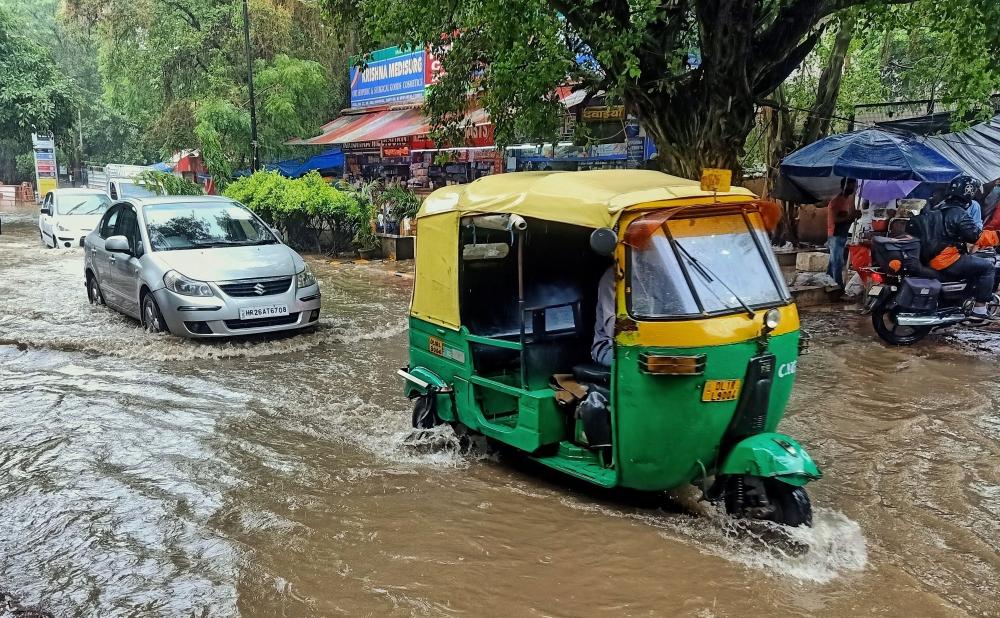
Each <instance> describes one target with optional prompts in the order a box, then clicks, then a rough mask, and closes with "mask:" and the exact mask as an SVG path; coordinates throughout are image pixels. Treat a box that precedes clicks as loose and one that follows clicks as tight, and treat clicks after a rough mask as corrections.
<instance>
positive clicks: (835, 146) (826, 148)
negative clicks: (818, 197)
mask: <svg viewBox="0 0 1000 618" xmlns="http://www.w3.org/2000/svg"><path fill="white" fill-rule="evenodd" d="M961 172H962V170H961V169H959V168H958V166H956V165H955V164H954V163H952V162H951V161H949V160H948V159H947V158H945V157H944V155H942V154H940V153H939V152H938V151H936V150H934V149H933V148H931V147H930V146H927V145H925V144H923V143H921V142H919V141H917V140H916V139H915V138H913V137H909V136H905V135H899V134H897V133H890V132H888V131H882V130H880V129H865V130H863V131H854V132H852V133H841V134H838V135H831V136H830V137H827V138H825V139H821V140H820V141H818V142H815V143H813V144H809V145H808V146H806V147H805V148H802V149H800V150H797V151H795V152H793V153H792V154H790V155H788V156H787V157H785V159H784V160H783V161H782V162H781V173H782V174H784V175H786V176H790V177H792V178H793V179H795V178H796V177H803V178H824V177H830V176H834V177H840V178H857V179H859V180H919V181H921V182H931V183H944V182H948V181H949V180H951V179H952V178H954V177H955V176H957V175H958V174H960V173H961Z"/></svg>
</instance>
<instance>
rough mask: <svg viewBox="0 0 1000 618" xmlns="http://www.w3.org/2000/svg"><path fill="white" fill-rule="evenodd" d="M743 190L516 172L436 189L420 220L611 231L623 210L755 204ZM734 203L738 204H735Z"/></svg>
mask: <svg viewBox="0 0 1000 618" xmlns="http://www.w3.org/2000/svg"><path fill="white" fill-rule="evenodd" d="M754 197H755V196H754V194H753V193H752V192H751V191H749V190H747V189H744V188H743V187H732V189H731V190H730V191H726V192H719V193H712V192H709V191H703V190H702V189H701V185H700V183H699V182H697V181H694V180H687V179H685V178H678V177H677V176H670V175H667V174H663V173H661V172H656V171H651V170H594V171H588V172H516V173H510V174H498V175H495V176H486V177H484V178H480V179H478V180H476V181H474V182H471V183H469V184H465V185H455V186H450V187H444V188H441V189H438V190H437V191H435V192H434V193H432V194H431V195H430V196H428V197H427V199H426V200H424V203H423V205H422V206H421V207H420V211H419V212H418V213H417V218H418V219H422V218H427V217H433V216H435V215H441V214H444V213H461V214H466V213H468V214H472V213H476V214H502V213H510V214H517V215H520V216H522V217H533V218H536V219H544V220H547V221H557V222H561V223H569V224H573V225H581V226H585V227H591V228H600V227H612V226H614V224H615V223H616V222H617V221H618V217H619V215H620V214H621V213H622V211H624V210H626V209H628V208H630V207H633V206H639V205H643V204H649V205H650V207H654V206H658V207H662V206H668V205H669V204H664V202H670V201H674V200H684V201H685V202H688V203H689V200H691V199H699V198H711V199H713V200H715V199H717V200H719V201H728V202H732V201H743V200H744V199H746V198H750V199H753V198H754ZM734 198H735V199H734Z"/></svg>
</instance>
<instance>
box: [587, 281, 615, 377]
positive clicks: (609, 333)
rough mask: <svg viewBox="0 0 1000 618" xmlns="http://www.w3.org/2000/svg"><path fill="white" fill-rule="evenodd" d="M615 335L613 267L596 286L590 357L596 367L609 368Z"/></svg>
mask: <svg viewBox="0 0 1000 618" xmlns="http://www.w3.org/2000/svg"><path fill="white" fill-rule="evenodd" d="M614 335H615V266H614V264H612V265H611V266H608V269H607V270H606V271H604V274H603V275H601V280H600V282H599V283H598V284H597V319H596V320H595V322H594V343H593V344H592V345H591V346H590V357H591V358H592V359H593V360H594V362H595V363H597V364H598V365H602V366H604V367H611V358H612V356H613V351H614Z"/></svg>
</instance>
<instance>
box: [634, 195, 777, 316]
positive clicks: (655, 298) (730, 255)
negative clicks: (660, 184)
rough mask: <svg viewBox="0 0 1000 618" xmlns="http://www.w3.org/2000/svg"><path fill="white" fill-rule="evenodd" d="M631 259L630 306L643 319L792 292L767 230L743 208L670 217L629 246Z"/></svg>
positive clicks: (729, 309) (724, 308)
mask: <svg viewBox="0 0 1000 618" xmlns="http://www.w3.org/2000/svg"><path fill="white" fill-rule="evenodd" d="M636 223H638V222H635V223H633V224H632V225H636ZM628 263H629V280H630V283H631V285H630V286H629V288H630V294H629V295H628V307H629V312H630V313H631V314H632V315H633V316H634V317H636V318H640V319H641V318H646V319H663V318H674V317H683V316H691V315H702V314H725V313H734V312H739V311H745V310H748V309H750V308H752V309H758V308H763V307H769V306H776V305H781V304H785V303H787V302H788V300H789V298H790V295H789V292H788V288H787V287H786V286H785V282H784V280H783V279H782V278H781V276H780V272H781V271H780V269H779V268H778V265H777V263H776V261H775V259H774V255H773V253H772V252H771V250H770V241H769V240H768V238H767V234H766V233H765V232H764V230H763V229H761V228H759V227H756V226H753V225H750V224H749V221H748V219H747V218H746V217H745V216H744V215H742V214H732V215H723V216H713V217H694V218H674V219H669V220H667V222H666V223H664V224H663V225H662V226H660V227H659V228H658V229H656V230H655V231H654V232H653V233H652V234H651V235H650V236H649V237H648V238H647V239H645V241H644V242H642V243H638V245H637V246H631V247H629V256H628Z"/></svg>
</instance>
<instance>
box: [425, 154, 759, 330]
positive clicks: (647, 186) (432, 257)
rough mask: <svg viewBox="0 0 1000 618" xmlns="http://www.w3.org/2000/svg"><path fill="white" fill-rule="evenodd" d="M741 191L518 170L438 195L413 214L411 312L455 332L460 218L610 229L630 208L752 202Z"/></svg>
mask: <svg viewBox="0 0 1000 618" xmlns="http://www.w3.org/2000/svg"><path fill="white" fill-rule="evenodd" d="M754 197H755V196H754V194H753V193H751V192H750V191H748V190H747V189H744V188H742V187H733V188H732V190H731V191H727V192H724V193H718V194H713V193H711V192H708V191H702V190H701V185H700V183H698V182H695V181H693V180H687V179H684V178H677V177H676V176H668V175H667V174H662V173H660V172H654V171H649V170H596V171H591V172H520V173H514V174H499V175H497V176H487V177H485V178H480V179H479V180H476V181H475V182H472V183H470V184H467V185H455V186H451V187H444V188H442V189H438V190H437V191H435V192H434V193H432V194H431V195H430V196H428V197H427V199H426V200H424V203H423V205H422V206H421V207H420V211H419V212H418V213H417V219H418V221H419V222H418V224H417V246H416V258H417V264H416V267H417V271H416V281H415V282H414V288H413V299H412V301H411V303H410V314H411V315H412V316H413V317H415V318H419V319H422V320H426V321H428V322H431V323H433V324H437V325H439V326H444V327H446V328H450V329H453V330H458V328H459V327H460V326H461V320H460V313H459V299H458V255H459V247H458V230H459V224H460V219H461V217H462V216H463V215H467V214H501V213H512V214H517V215H520V216H522V217H528V218H534V219H543V220H546V221H557V222H560V223H569V224H572V225H580V226H583V227H589V228H595V229H596V228H601V227H614V226H615V224H616V223H617V222H618V217H619V216H620V215H621V213H622V212H623V211H625V210H626V209H630V208H633V207H635V208H644V209H645V208H663V207H667V206H674V205H676V206H686V205H691V204H700V203H711V202H713V201H718V202H729V203H739V202H747V201H749V200H752V199H754Z"/></svg>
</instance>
